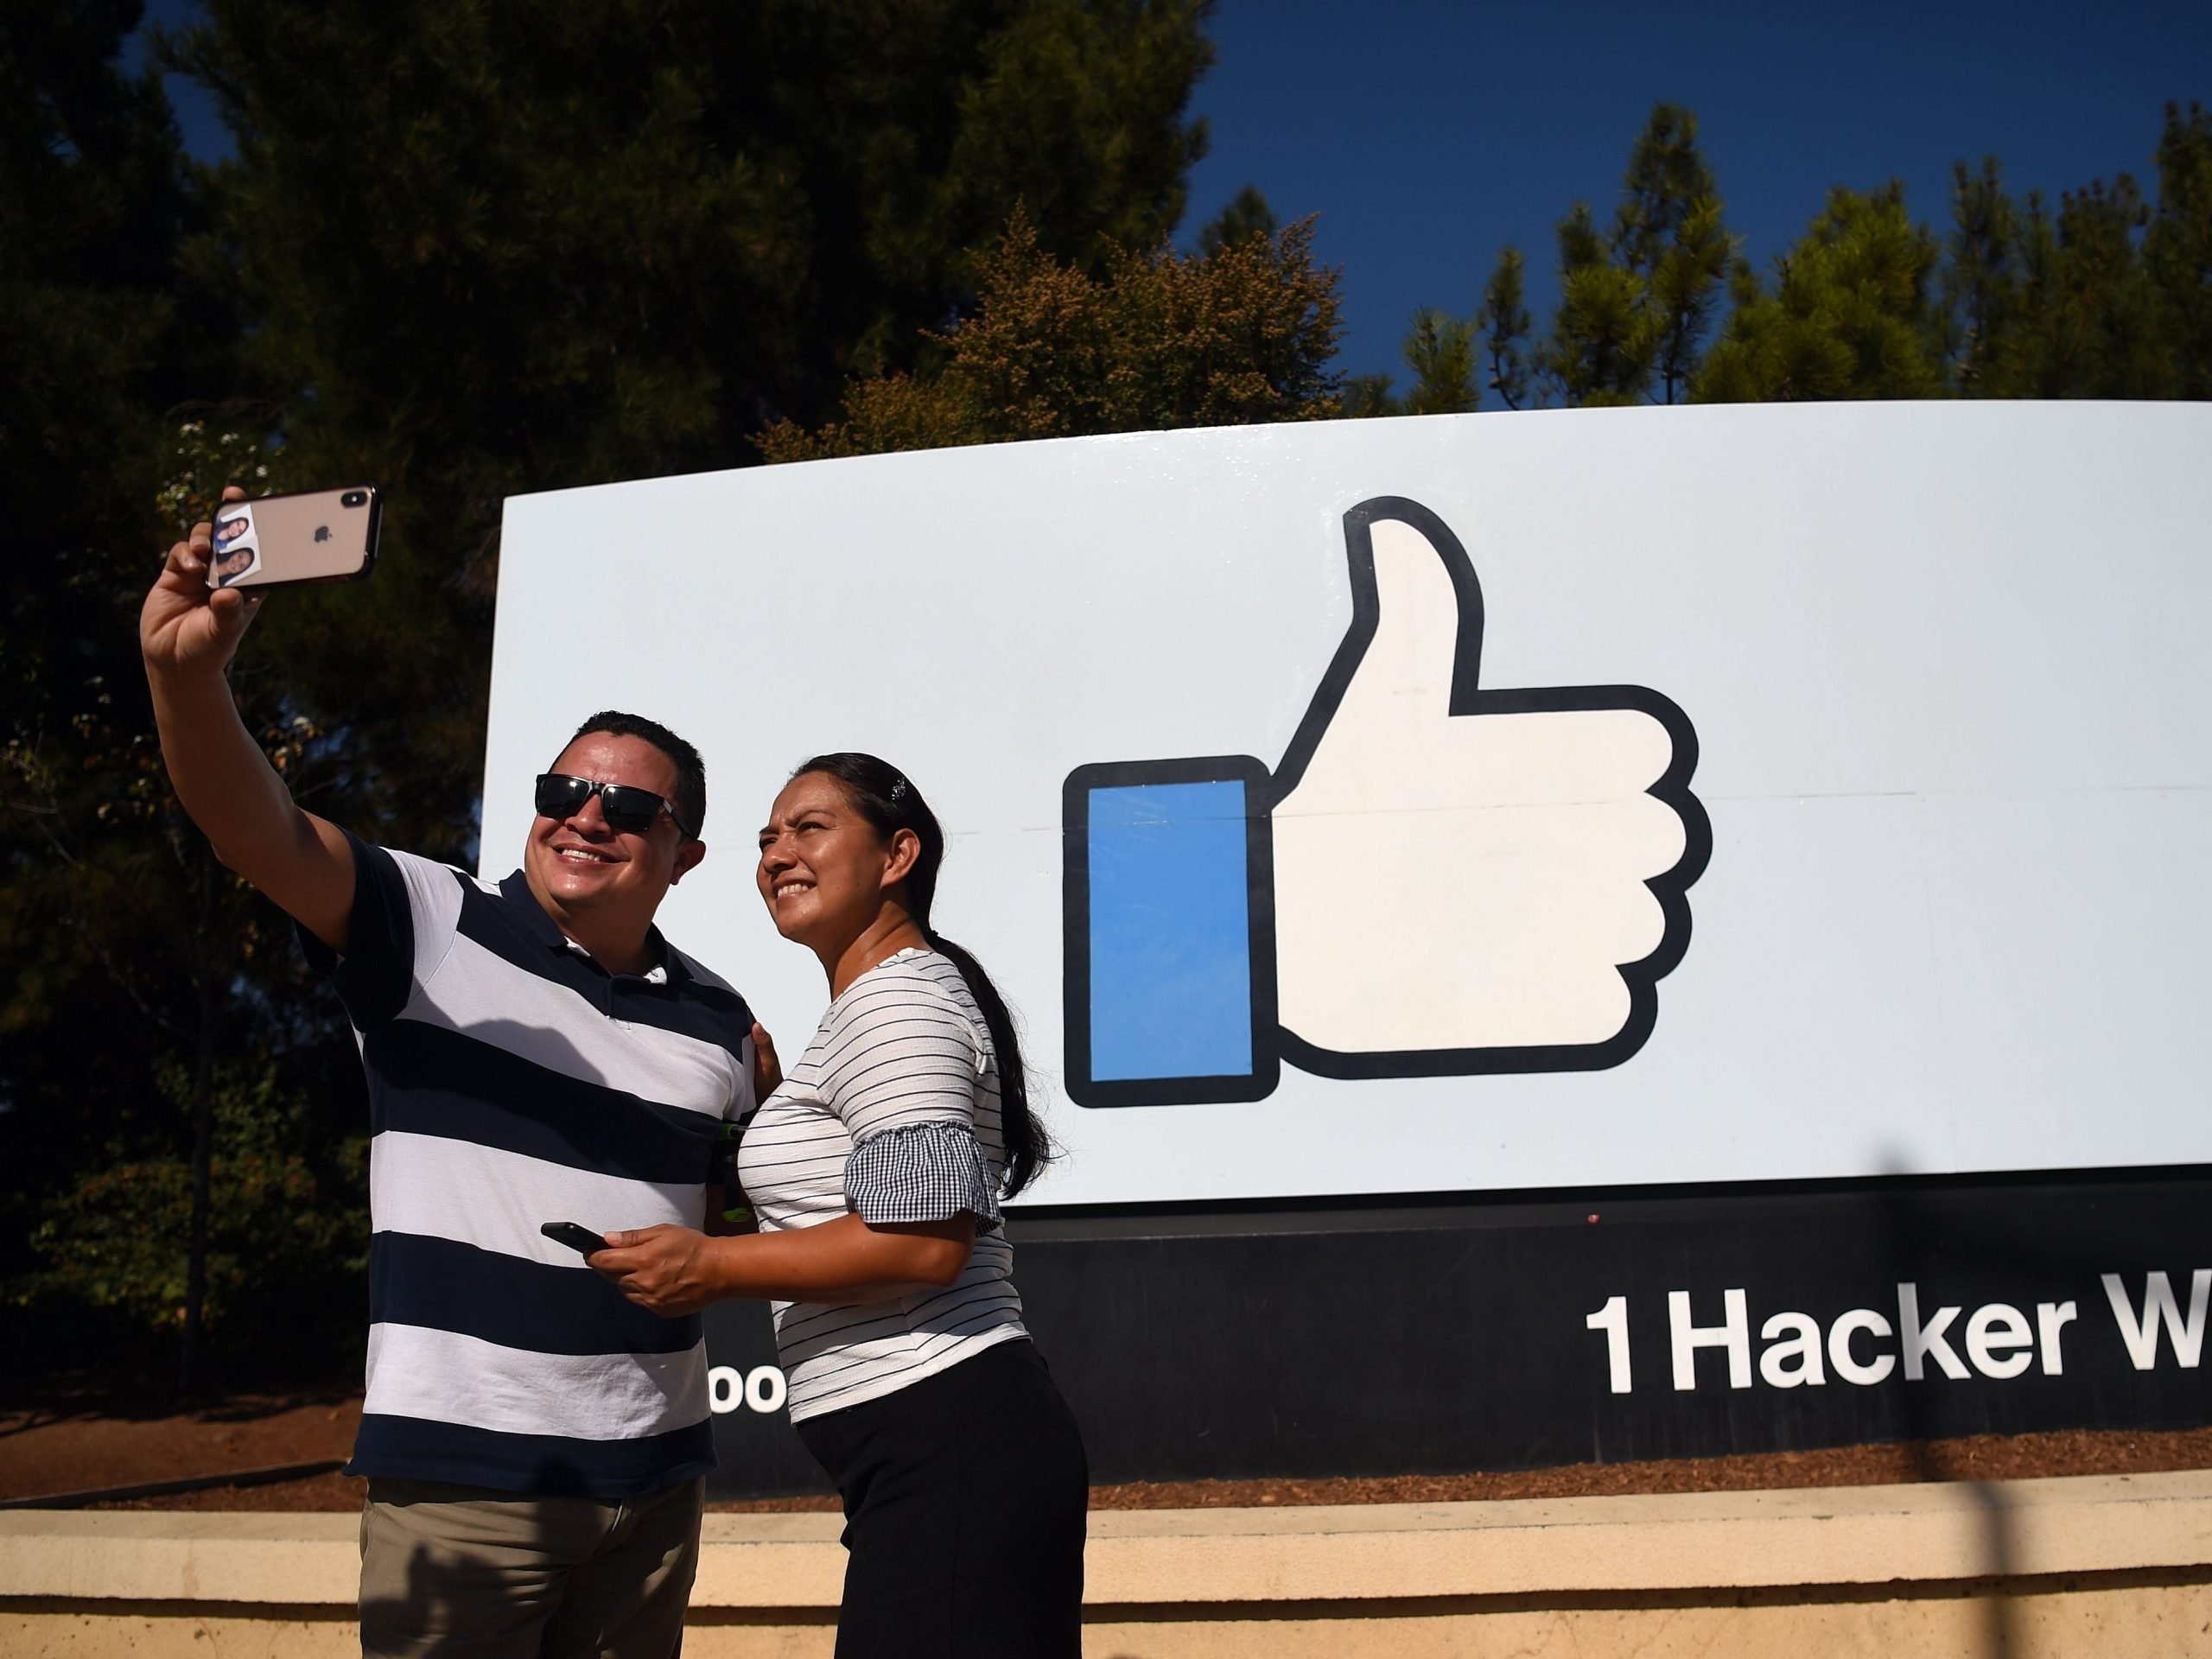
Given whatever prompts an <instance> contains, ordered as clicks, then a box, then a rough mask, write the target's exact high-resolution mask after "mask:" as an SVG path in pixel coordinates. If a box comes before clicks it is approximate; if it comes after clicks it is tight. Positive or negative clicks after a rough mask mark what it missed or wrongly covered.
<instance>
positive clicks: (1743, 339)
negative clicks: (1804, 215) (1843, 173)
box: [1695, 183, 1943, 403]
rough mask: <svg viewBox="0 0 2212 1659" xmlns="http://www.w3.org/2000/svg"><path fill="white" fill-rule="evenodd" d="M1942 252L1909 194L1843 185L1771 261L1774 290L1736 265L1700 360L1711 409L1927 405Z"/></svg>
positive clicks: (1700, 384)
mask: <svg viewBox="0 0 2212 1659" xmlns="http://www.w3.org/2000/svg"><path fill="white" fill-rule="evenodd" d="M1939 257H1940V249H1939V246H1938V245H1937V243H1936V238H1935V236H1934V234H1933V233H1932V232H1929V230H1928V229H1927V227H1926V226H1919V225H1916V224H1914V223H1913V222H1912V219H1911V218H1910V215H1908V214H1907V213H1906V212H1905V207H1904V187H1903V186H1902V185H1899V184H1897V183H1891V184H1890V185H1888V186H1887V187H1885V188H1883V189H1881V190H1878V191H1876V192H1875V193H1874V194H1872V195H1861V194H1858V193H1857V192H1855V191H1852V190H1847V189H1844V188H1840V187H1839V188H1836V189H1834V190H1832V191H1830V192H1829V193H1828V204H1827V211H1826V212H1824V213H1821V216H1820V217H1819V218H1818V219H1815V220H1814V221H1813V224H1812V226H1811V228H1810V229H1809V230H1808V232H1806V233H1805V235H1804V236H1803V237H1802V238H1800V239H1799V241H1798V242H1797V244H1796V246H1795V247H1794V248H1792V249H1791V251H1789V253H1788V254H1786V255H1784V256H1783V257H1781V258H1780V259H1777V261H1776V262H1775V266H1776V270H1775V284H1774V287H1773V288H1772V289H1768V288H1767V287H1766V286H1765V285H1764V283H1761V282H1760V281H1759V279H1758V276H1757V275H1756V273H1754V272H1753V271H1752V270H1751V268H1750V267H1749V266H1748V265H1745V264H1742V263H1741V262H1738V265H1737V268H1736V274H1735V277H1734V281H1733V283H1732V287H1733V297H1734V302H1735V308H1734V310H1733V312H1732V315H1730V317H1729V319H1728V325H1727V327H1726V330H1725V331H1724V332H1723V334H1722V336H1721V338H1720V339H1719V340H1718V341H1717V342H1715V344H1714V345H1713V349H1712V351H1711V352H1710V353H1708V354H1707V358H1706V360H1705V365H1704V367H1703V369H1702V371H1701V372H1700V374H1699V376H1698V379H1697V382H1696V386H1695V392H1696V396H1697V397H1698V398H1699V400H1700V401H1701V402H1707V403H1771V402H1784V401H1794V400H1800V399H1815V398H1836V397H1934V396H1936V395H1938V394H1940V393H1941V392H1942V390H1943V374H1942V361H1941V356H1940V352H1941V340H1940V335H1939V330H1938V327H1937V322H1936V307H1935V302H1934V295H1933V283H1934V277H1935V273H1936V263H1937V260H1938V258H1939Z"/></svg>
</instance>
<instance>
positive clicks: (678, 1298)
mask: <svg viewBox="0 0 2212 1659" xmlns="http://www.w3.org/2000/svg"><path fill="white" fill-rule="evenodd" d="M585 1260H586V1262H588V1264H589V1265H590V1267H591V1268H592V1269H593V1270H594V1272H597V1273H599V1274H603V1275H605V1276H606V1277H607V1278H608V1279H610V1280H612V1281H613V1284H614V1287H615V1288H616V1289H617V1290H619V1291H620V1292H621V1293H622V1294H624V1295H625V1296H627V1297H628V1298H629V1299H630V1300H632V1301H633V1302H635V1303H636V1304H637V1305H638V1306H639V1307H642V1308H645V1309H646V1310H648V1311H649V1312H651V1313H658V1314H659V1315H660V1316H661V1317H662V1318H663V1319H681V1318H683V1315H685V1314H687V1313H697V1312H698V1311H699V1310H700V1309H701V1308H702V1307H704V1306H706V1305H707V1304H708V1303H709V1302H711V1301H714V1300H716V1299H717V1298H718V1297H719V1296H720V1295H721V1294H723V1293H722V1292H721V1290H720V1289H719V1288H718V1287H717V1286H716V1285H715V1281H714V1268H715V1244H714V1241H713V1240H712V1239H710V1238H709V1237H708V1236H706V1235H705V1234H704V1233H699V1232H694V1231H693V1230H691V1229H690V1228H689V1227H674V1226H670V1225H668V1224H662V1225H660V1226H658V1227H640V1228H639V1229H638V1230H635V1231H634V1232H621V1233H609V1234H607V1249H603V1250H594V1251H593V1252H592V1253H591V1255H588V1256H587V1257H586V1258H585Z"/></svg>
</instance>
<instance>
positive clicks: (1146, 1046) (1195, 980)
mask: <svg viewBox="0 0 2212 1659" xmlns="http://www.w3.org/2000/svg"><path fill="white" fill-rule="evenodd" d="M1245 836H1246V825H1245V803H1244V785H1243V784H1242V783H1239V782H1233V781H1232V782H1227V783H1196V784H1149V785H1139V786H1135V787H1131V788H1122V789H1094V790H1092V791H1090V823H1089V841H1090V1070H1091V1075H1092V1076H1093V1077H1096V1078H1099V1079H1100V1080H1102V1081H1107V1080H1127V1079H1135V1078H1147V1077H1243V1076H1249V1074H1250V1072H1251V1070H1252V932H1251V917H1250V899H1249V892H1248V882H1249V872H1248V870H1247V868H1246V861H1245V857H1246V855H1245Z"/></svg>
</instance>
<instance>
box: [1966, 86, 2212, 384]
mask: <svg viewBox="0 0 2212 1659" xmlns="http://www.w3.org/2000/svg"><path fill="white" fill-rule="evenodd" d="M1952 198H1953V201H1952V207H1953V227H1952V232H1951V235H1950V238H1949V242H1948V257H1947V259H1946V261H1945V264H1944V270H1943V282H1942V290H1943V301H1944V324H1945V327H1946V330H1947V343H1948V346H1949V347H1950V351H1949V355H1950V359H1951V365H1952V373H1953V379H1954V384H1955V386H1956V388H1957V390H1958V391H1960V392H1961V394H1963V395H1966V396H1968V397H2204V396H2206V395H2208V394H2212V333H2209V332H2208V330H2212V275H2208V272H2212V120H2208V119H2207V118H2206V117H2205V115H2204V112H2203V111H2202V109H2201V108H2200V107H2199V106H2196V105H2191V106H2190V112H2189V115H2188V116H2187V117H2186V118H2184V117H2183V115H2182V113H2181V111H2179V110H2178V109H2177V108H2176V107H2175V106H2173V105H2167V107H2166V112H2165V129H2164V133H2163V135H2162V137H2161V138H2160V140H2159V143H2158V203H2157V205H2156V207H2153V206H2152V204H2150V203H2148V202H2146V201H2145V200H2144V199H2143V196H2142V193H2141V190H2140V188H2139V187H2138V186H2137V184H2136V182H2135V181H2134V180H2133V178H2132V177H2131V176H2129V175H2126V174H2124V173H2123V174H2121V175H2119V177H2117V178H2116V179H2114V180H2113V182H2112V183H2110V184H2106V183H2105V182H2103V181H2101V180H2100V181H2094V182H2092V183H2091V184H2089V185H2088V186H2087V187H2085V188H2082V189H2080V190H2073V191H2068V192H2066V193H2064V194H2063V195H2062V196H2061V198H2060V202H2059V208H2058V211H2057V213H2056V214H2053V213H2050V211H2049V209H2048V208H2047V207H2045V206H2044V200H2043V198H2042V197H2041V196H2040V195H2039V194H2034V193H2031V194H2030V195H2029V196H2028V199H2027V202H2026V205H2025V207H2024V209H2023V208H2021V207H2017V206H2016V205H2015V204H2014V202H2013V201H2012V197H2011V196H2010V195H2009V194H2007V193H2006V192H2005V188H2004V185H2003V182H2002V179H2001V177H2000V175H1999V170H1998V167H1997V163H1996V162H1995V161H1994V159H1991V160H1987V161H1985V162H1983V163H1982V167H1981V171H1980V174H1979V175H1969V174H1968V173H1967V170H1966V168H1965V167H1964V165H1963V164H1961V166H1960V167H1959V168H1957V169H1955V175H1954V186H1953V192H1952Z"/></svg>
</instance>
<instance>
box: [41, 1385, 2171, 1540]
mask: <svg viewBox="0 0 2212 1659" xmlns="http://www.w3.org/2000/svg"><path fill="white" fill-rule="evenodd" d="M360 1415H361V1397H360V1395H359V1394H358V1393H345V1392H328V1393H315V1392H308V1393H300V1394H284V1395H238V1396H235V1397H233V1398H231V1399H227V1400H224V1401H221V1402H216V1403H213V1404H209V1405H206V1406H203V1407H201V1408H198V1409H196V1410H192V1411H183V1412H178V1411H174V1410H170V1409H168V1408H165V1407H162V1406H158V1405H150V1406H148V1407H147V1408H144V1409H143V1410H137V1411H134V1410H131V1409H129V1408H118V1406H117V1405H116V1403H115V1402H112V1401H96V1400H92V1399H84V1400H71V1399H69V1398H67V1397H66V1396H65V1397H61V1398H59V1399H56V1400H53V1401H49V1402H45V1403H43V1404H41V1405H37V1406H32V1407H24V1408H14V1409H9V1408H0V1498H10V1497H35V1496H45V1495H48V1494H54V1493H61V1492H78V1491H90V1490H92V1489H95V1488H101V1487H109V1486H123V1485H137V1484H145V1483H149V1482H153V1481H160V1480H170V1479H179V1478H187V1477H191V1476H199V1475H211V1474H226V1473H231V1472H234V1471H245V1470H253V1469H266V1468H272V1467H276V1466H278V1465H289V1464H301V1463H312V1462H316V1461H320V1460H323V1459H335V1458H343V1457H344V1456H345V1455H346V1452H347V1450H348V1449H349V1448H350V1447H351V1446H352V1445H353V1429H354V1426H355V1424H356V1423H358V1422H359V1420H360ZM2205 1468H2212V1428H2206V1429H2187V1430H2180V1431H2175V1432H2171V1433H2129V1432H2125V1431H2113V1432H2107V1433H2091V1432H2088V1431H2080V1430H2076V1431H2069V1432H2066V1433H2047V1434H2019V1435H2011V1436H2004V1435H1994V1434H1980V1435H1974V1436H1972V1437H1969V1438H1967V1439H1963V1440H1931V1441H1927V1442H1923V1443H1918V1444H1914V1445H1907V1446H1841V1447H1837V1448H1834V1449H1833V1450H1829V1451H1822V1452H1767V1453H1761V1454H1757V1455H1749V1456H1740V1457H1726V1458H1678V1459H1664V1460H1661V1461H1655V1462H1649V1463H1611V1464H1575V1465H1569V1466H1567V1467H1566V1468H1560V1469H1533V1470H1516V1471H1504V1472H1499V1473H1491V1474H1472V1475H1392V1476H1381V1477H1374V1478H1337V1479H1325V1480H1205V1481H1144V1482H1137V1483H1133V1484H1128V1485H1121V1486H1099V1487H1095V1488H1093V1489H1092V1491H1091V1495H1090V1503H1091V1507H1092V1508H1093V1509H1099V1510H1144V1509H1205V1508H1242V1507H1251V1506H1257V1505H1262V1504H1270V1503H1446V1502H1451V1501H1454V1500H1458V1499H1463V1498H1508V1497H1594V1496H1598V1495H1600V1494H1606V1495H1611V1494H1620V1493H1630V1492H1710V1491H1755V1490H1758V1489H1762V1488H1775V1487H1786V1486H1867V1485H1880V1484H1889V1483H1891V1482H1903V1481H1916V1480H2007V1479H2020V1478H2029V1477H2032V1476H2038V1475H2097V1474H2146V1473H2150V1472H2152V1471H2158V1470H2165V1469H2205ZM365 1484H366V1483H365V1482H363V1481H359V1480H353V1479H349V1478H346V1476H344V1475H340V1474H336V1473H331V1474H326V1475H319V1476H315V1477H314V1478H309V1479H305V1480H289V1481H282V1482H276V1483H272V1484H264V1485H256V1486H218V1487H213V1488H210V1489H208V1490H206V1491H197V1492H185V1493H178V1494H175V1495H173V1496H169V1497H150V1498H139V1499H135V1500H130V1501H127V1502H125V1503H121V1504H118V1505H115V1506H114V1507H118V1508H127V1509H162V1510H357V1509H359V1507H360V1504H361V1493H362V1491H363V1488H364V1487H365ZM710 1507H712V1508H713V1509H715V1510H723V1511H747V1510H753V1511H759V1510H834V1509H836V1499H834V1498H829V1497H797V1498H768V1499H760V1500H756V1501H753V1502H741V1503H716V1504H714V1505H711V1506H710Z"/></svg>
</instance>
